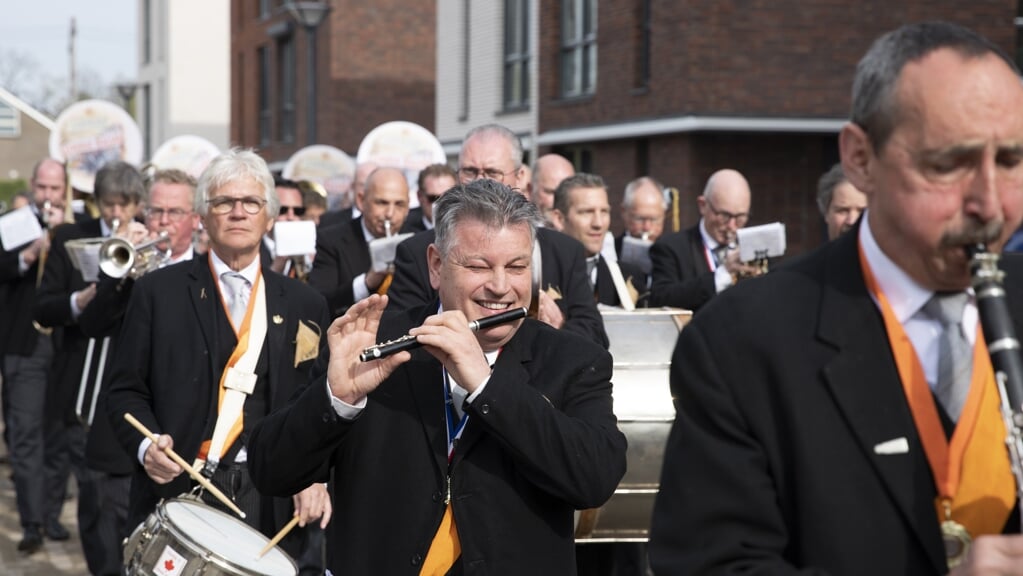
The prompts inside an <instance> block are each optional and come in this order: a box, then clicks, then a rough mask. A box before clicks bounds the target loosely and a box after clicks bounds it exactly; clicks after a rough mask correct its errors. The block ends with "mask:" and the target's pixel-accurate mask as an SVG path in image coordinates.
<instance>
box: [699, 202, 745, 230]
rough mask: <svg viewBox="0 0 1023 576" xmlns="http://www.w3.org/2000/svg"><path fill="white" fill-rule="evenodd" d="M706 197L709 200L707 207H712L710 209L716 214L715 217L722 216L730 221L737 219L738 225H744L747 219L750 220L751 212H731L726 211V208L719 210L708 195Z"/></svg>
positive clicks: (724, 219)
mask: <svg viewBox="0 0 1023 576" xmlns="http://www.w3.org/2000/svg"><path fill="white" fill-rule="evenodd" d="M704 199H705V200H706V201H707V207H708V208H710V211H711V213H712V214H714V217H715V218H720V219H721V220H723V221H724V222H730V221H732V220H735V225H736V226H742V225H744V224H746V221H747V220H749V215H750V213H749V212H743V213H741V214H733V213H731V212H725V211H724V210H718V209H717V208H715V207H714V205H713V204H711V202H710V199H707V198H706V197H704Z"/></svg>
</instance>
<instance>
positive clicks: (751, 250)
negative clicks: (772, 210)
mask: <svg viewBox="0 0 1023 576" xmlns="http://www.w3.org/2000/svg"><path fill="white" fill-rule="evenodd" d="M737 234H738V238H739V260H741V261H743V262H752V261H753V260H758V259H760V258H774V257H776V256H781V255H783V254H785V225H784V224H782V223H781V222H772V223H770V224H762V225H760V226H751V227H749V228H739V230H738V233H737Z"/></svg>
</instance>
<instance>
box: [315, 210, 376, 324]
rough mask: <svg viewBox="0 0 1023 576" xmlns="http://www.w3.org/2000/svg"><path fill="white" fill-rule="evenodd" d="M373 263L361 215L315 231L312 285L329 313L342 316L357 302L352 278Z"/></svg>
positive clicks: (363, 272)
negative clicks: (322, 297) (322, 299)
mask: <svg viewBox="0 0 1023 576" xmlns="http://www.w3.org/2000/svg"><path fill="white" fill-rule="evenodd" d="M370 264H371V261H370V258H369V244H368V243H367V242H366V237H365V235H364V234H363V233H362V217H361V216H360V217H358V218H356V219H354V220H349V221H348V222H341V223H338V224H334V225H333V226H328V227H326V228H323V227H321V228H320V229H319V231H318V232H317V234H316V257H315V258H314V259H313V269H312V270H311V271H310V272H309V285H310V286H312V287H313V288H315V289H316V291H317V292H319V293H320V294H322V295H323V296H324V298H326V299H327V307H328V308H329V309H330V313H331V314H333V315H334V316H340V315H342V314H344V313H345V310H347V309H348V307H349V306H351V305H352V304H354V303H355V294H354V292H353V290H352V280H354V279H355V277H356V276H358V275H359V274H365V273H366V271H368V270H369V266H370Z"/></svg>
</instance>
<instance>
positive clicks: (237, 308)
mask: <svg viewBox="0 0 1023 576" xmlns="http://www.w3.org/2000/svg"><path fill="white" fill-rule="evenodd" d="M220 281H221V282H223V283H224V284H225V285H226V286H227V287H228V288H229V289H230V292H231V294H230V296H231V300H230V302H229V303H228V309H229V310H230V312H231V321H232V322H234V325H235V327H237V328H239V329H241V326H242V321H244V320H245V309H246V308H248V305H249V301H248V300H249V299H248V298H247V297H246V293H247V292H248V290H247V288H248V286H249V281H248V280H246V279H245V277H244V276H242V275H241V274H239V273H237V272H224V273H223V274H221V275H220Z"/></svg>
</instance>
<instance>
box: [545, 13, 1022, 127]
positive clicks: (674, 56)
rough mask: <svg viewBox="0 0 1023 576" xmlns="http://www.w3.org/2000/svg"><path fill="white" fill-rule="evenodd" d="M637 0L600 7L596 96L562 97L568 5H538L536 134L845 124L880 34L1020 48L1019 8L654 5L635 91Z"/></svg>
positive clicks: (1010, 48)
mask: <svg viewBox="0 0 1023 576" xmlns="http://www.w3.org/2000/svg"><path fill="white" fill-rule="evenodd" d="M641 3H642V0H601V1H600V2H599V7H598V29H597V39H598V40H597V42H598V56H597V62H598V73H597V88H596V91H595V93H594V94H593V95H592V96H590V97H585V98H582V99H577V100H573V101H564V100H562V99H561V98H560V96H559V90H560V86H559V81H558V70H559V67H558V63H559V60H558V57H559V39H560V15H561V0H540V4H541V11H540V15H541V26H540V29H541V32H540V39H539V40H540V43H541V47H540V58H541V78H540V87H541V91H542V93H541V108H540V127H541V131H547V130H553V129H557V128H563V127H573V126H579V125H589V124H604V123H611V122H620V121H625V120H630V119H640V118H657V117H663V116H674V115H681V114H695V115H720V116H782V117H786V116H787V117H844V116H846V115H847V114H848V108H849V91H850V88H851V84H852V75H853V70H854V68H855V65H856V62H857V61H858V60H859V58H860V57H861V56H862V55H863V53H864V52H865V51H866V49H867V47H868V46H869V45H870V42H871V41H872V40H873V39H874V38H875V37H876V36H878V35H880V34H881V33H883V32H885V31H888V30H891V29H893V28H896V27H898V26H899V25H900V24H902V23H905V22H913V21H921V20H933V19H945V20H950V21H954V22H958V23H961V24H963V25H966V26H968V27H970V28H972V29H974V30H976V31H978V32H980V33H981V34H984V35H985V36H987V37H988V38H989V39H991V40H992V41H994V42H995V43H996V44H998V45H999V46H1001V47H1002V48H1003V49H1005V50H1006V51H1007V52H1009V53H1012V51H1013V50H1014V48H1015V42H1016V40H1015V27H1014V25H1013V18H1014V17H1015V15H1016V4H1017V2H1015V1H1010V0H972V1H970V2H965V1H961V0H946V1H941V2H935V1H928V2H923V1H919V0H917V1H906V2H891V1H890V0H887V1H886V0H862V1H860V2H848V1H846V0H817V1H815V2H807V1H805V0H746V1H739V0H721V1H714V2H707V1H705V0H651V11H652V18H651V22H652V26H653V28H652V42H651V46H652V49H651V53H652V55H651V69H652V74H651V77H650V82H649V85H648V87H647V89H646V90H637V89H636V87H635V83H634V82H633V78H634V76H635V63H636V62H637V55H636V51H637V49H638V46H639V42H637V40H636V38H637V35H636V30H637V22H638V17H639V16H638V15H639V10H638V9H637V6H639V5H640V4H641Z"/></svg>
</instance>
